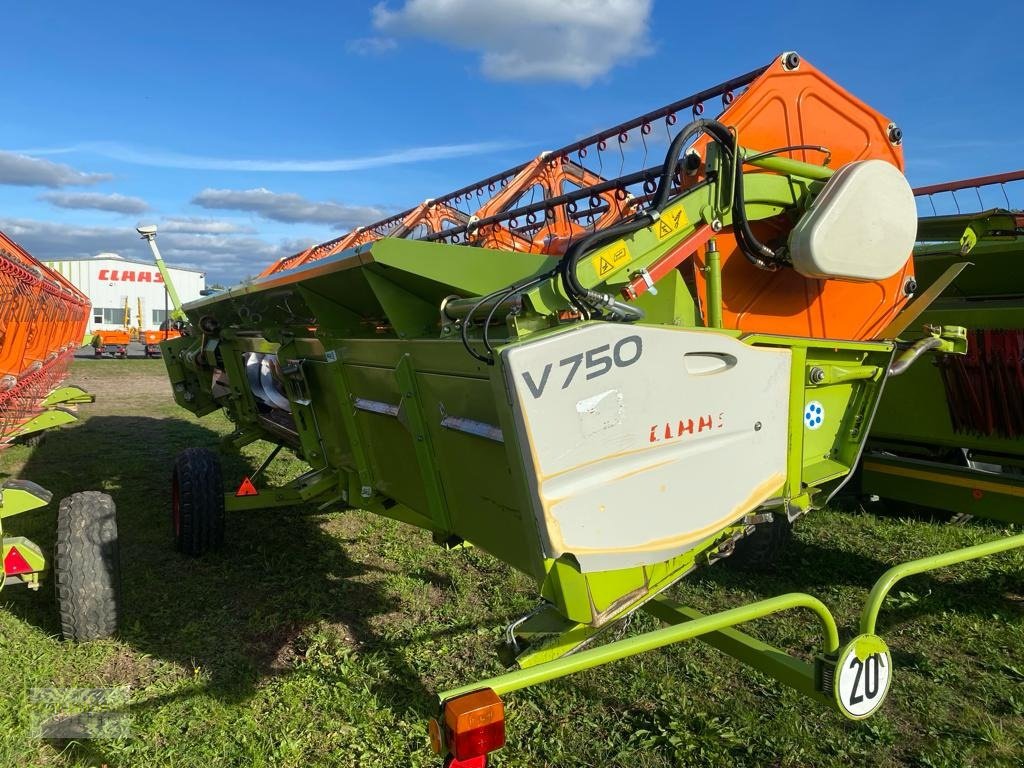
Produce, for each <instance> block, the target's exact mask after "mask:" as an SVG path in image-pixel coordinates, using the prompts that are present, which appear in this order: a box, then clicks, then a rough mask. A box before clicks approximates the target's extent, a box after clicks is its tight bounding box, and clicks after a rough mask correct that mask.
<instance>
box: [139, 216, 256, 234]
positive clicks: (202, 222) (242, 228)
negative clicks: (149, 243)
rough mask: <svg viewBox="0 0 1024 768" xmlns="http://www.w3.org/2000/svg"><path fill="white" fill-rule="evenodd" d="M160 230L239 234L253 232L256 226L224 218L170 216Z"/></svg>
mask: <svg viewBox="0 0 1024 768" xmlns="http://www.w3.org/2000/svg"><path fill="white" fill-rule="evenodd" d="M159 231H160V232H161V233H163V232H180V233H182V234H187V235H237V234H243V233H244V234H252V233H254V232H255V231H256V228H255V227H250V226H246V225H243V224H236V223H235V222H233V221H224V220H223V219H203V218H196V217H191V216H168V217H167V218H165V219H163V220H162V221H161V222H160V230H159Z"/></svg>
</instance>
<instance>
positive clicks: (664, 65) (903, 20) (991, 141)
mask: <svg viewBox="0 0 1024 768" xmlns="http://www.w3.org/2000/svg"><path fill="white" fill-rule="evenodd" d="M54 5H55V4H43V3H34V4H33V3H17V4H13V5H12V6H11V7H9V8H8V9H7V10H6V13H5V22H6V23H5V28H6V32H7V40H6V41H5V48H4V54H5V56H4V62H3V70H4V72H5V75H6V77H5V78H4V82H5V95H6V99H5V106H6V109H5V111H4V119H3V121H0V150H3V152H0V228H2V229H4V230H5V231H7V232H8V233H9V234H11V236H12V237H14V238H15V239H16V240H18V241H19V242H21V243H22V244H23V245H25V246H26V247H27V248H28V249H29V250H31V251H32V252H33V253H34V254H35V255H36V256H37V257H39V258H42V259H50V258H59V257H66V256H88V255H92V254H95V253H97V252H99V251H105V250H110V251H117V252H120V253H122V254H124V255H126V256H133V255H134V256H144V255H145V252H144V251H143V250H142V249H141V246H142V245H143V244H142V243H139V242H137V240H136V238H135V236H134V232H133V228H134V226H135V225H136V224H137V223H138V222H140V221H153V222H157V223H158V224H160V225H161V227H162V232H163V234H161V244H162V247H163V250H164V252H165V256H166V257H167V259H168V261H171V262H172V263H174V262H177V263H179V264H182V265H189V266H197V267H200V268H204V269H206V270H207V271H208V273H209V276H210V278H211V279H212V280H221V281H226V282H230V281H234V280H237V279H240V278H241V277H243V276H244V275H246V274H252V273H255V272H258V271H259V270H260V269H261V268H262V267H263V266H264V265H265V264H266V263H268V262H269V261H270V260H272V259H273V258H276V257H277V256H280V255H284V254H285V253H288V252H294V251H296V250H298V249H300V248H301V247H303V246H305V245H308V244H311V243H313V242H318V241H322V240H326V239H330V238H332V237H335V236H337V235H338V234H340V233H341V232H343V231H345V230H346V229H347V228H349V227H351V226H353V225H355V224H359V223H365V222H367V221H372V220H373V219H375V218H378V217H379V216H381V215H384V214H387V213H390V212H395V211H399V210H403V209H405V208H407V207H410V206H412V205H414V204H416V203H418V202H420V201H421V200H423V199H424V198H426V197H435V196H439V195H440V194H442V193H444V192H447V191H448V190H450V189H453V188H455V187H457V186H461V185H462V184H465V183H469V182H472V181H474V180H475V179H477V178H479V177H483V176H485V175H488V174H490V173H493V172H497V171H500V170H503V169H505V168H507V167H509V166H511V165H514V164H516V163H518V162H521V161H523V160H526V159H528V158H530V157H533V156H535V155H536V154H538V153H539V152H540V151H542V150H544V149H548V148H552V147H556V146H559V145H561V144H564V143H566V142H568V141H571V140H572V139H574V138H578V137H581V136H583V135H586V134H588V133H591V132H593V131H594V130H597V129H600V128H603V127H606V126H608V125H611V124H614V123H616V122H619V121H621V120H624V119H627V118H630V117H633V116H634V115H637V114H639V113H641V112H644V111H647V110H649V109H651V108H654V107H657V106H660V105H662V104H664V103H667V102H670V101H672V100H674V99H677V98H680V97H682V96H685V95H688V94H690V93H692V92H694V91H697V90H700V89H702V88H704V87H707V86H709V85H712V84H714V83H717V82H719V81H721V80H724V79H726V78H728V77H731V76H733V75H737V74H740V73H742V72H745V71H747V70H750V69H753V68H755V67H757V66H759V65H762V64H765V63H767V62H768V61H769V60H770V59H771V58H772V57H774V56H775V55H777V54H778V53H779V52H780V51H783V50H796V51H798V52H800V53H801V54H802V55H803V56H804V58H806V59H808V60H809V61H811V62H812V63H813V64H815V65H816V66H817V67H819V68H820V69H822V70H824V71H825V72H826V73H827V74H828V75H829V76H830V77H832V78H833V79H835V80H836V81H838V82H839V83H840V84H842V85H843V86H844V87H846V88H848V89H849V90H851V91H852V92H853V93H855V94H856V95H858V96H859V97H860V98H862V99H863V100H865V101H866V102H868V103H869V104H871V105H872V106H873V107H875V108H876V109H879V110H880V111H882V112H884V113H886V114H887V115H889V116H890V117H892V118H893V119H894V120H896V121H897V122H898V123H899V124H900V125H901V126H902V128H903V130H904V136H905V140H904V147H905V152H906V157H907V173H908V176H909V177H910V180H911V182H912V183H914V184H926V183H931V182H936V181H943V180H947V179H955V178H962V177H967V176H975V175H981V174H986V173H995V172H999V171H1005V170H1015V169H1017V168H1021V167H1024V133H1022V132H1021V129H1020V126H1021V125H1024V100H1022V99H1021V98H1020V88H1019V85H1016V83H1017V82H1018V80H1019V76H1020V71H1021V68H1022V65H1024V53H1022V51H1024V48H1022V47H1021V46H1020V45H1019V43H1017V42H1016V41H1013V42H1010V33H1009V29H1010V27H1012V25H1013V24H1015V19H1016V18H1017V17H1018V16H1019V11H1018V10H1016V8H1017V4H1016V3H1014V4H1011V3H1010V2H992V3H987V4H986V5H985V11H984V15H983V18H979V19H973V18H971V17H970V16H969V15H968V14H967V12H966V11H965V6H964V5H963V4H962V3H952V2H946V1H945V0H937V1H936V2H929V3H924V2H922V3H917V2H904V3H893V2H891V0H890V2H878V3H875V2H861V3H857V4H850V7H851V8H856V10H841V9H839V8H838V7H837V6H839V5H840V4H838V3H822V2H813V3H808V2H801V1H800V0H792V1H791V2H788V3H785V4H780V6H779V8H781V9H776V8H773V7H772V6H773V5H774V4H769V3H763V2H762V3H747V2H736V3H732V4H730V5H729V6H728V12H726V11H724V10H723V11H721V12H720V23H719V22H718V20H717V19H716V13H715V11H714V10H713V7H712V6H695V5H693V4H691V3H685V4H684V3H679V2H671V1H670V0H653V1H651V2H648V1H647V0H562V2H559V3H555V2H552V0H490V2H484V1H483V0H477V1H476V2H474V0H390V2H386V3H359V2H348V3H319V2H307V3H287V4H286V3H279V2H262V1H256V0H254V1H253V2H246V3H240V2H218V3H210V2H191V1H190V0H179V2H176V3H155V2H142V1H140V2H135V3H132V4H114V3H107V4H103V3H89V4H86V3H66V4H63V5H64V7H63V8H62V9H61V10H59V11H58V10H56V9H55V8H54ZM115 6H119V7H115ZM718 7H720V8H723V9H724V8H725V6H718ZM1000 7H1002V10H1000ZM1000 18H1002V19H1003V20H1004V22H1005V25H1006V28H1007V31H1006V32H1005V33H1003V32H1001V30H1000V26H999V24H1000V21H999V20H1000ZM1000 37H1005V38H1006V39H1007V42H1005V43H1000V42H999V39H1000Z"/></svg>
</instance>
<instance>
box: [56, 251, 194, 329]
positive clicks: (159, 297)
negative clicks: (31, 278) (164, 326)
mask: <svg viewBox="0 0 1024 768" xmlns="http://www.w3.org/2000/svg"><path fill="white" fill-rule="evenodd" d="M46 265H47V266H48V267H51V268H52V269H54V270H56V271H57V272H60V273H61V274H62V275H64V276H65V277H66V278H67V279H68V280H70V281H71V282H72V283H74V284H75V286H76V287H77V288H78V289H79V290H81V291H82V292H83V293H84V294H85V295H86V296H88V297H89V301H91V302H92V323H91V324H90V326H89V330H90V331H103V330H118V329H123V328H124V327H125V310H126V308H127V311H128V313H129V320H128V324H127V325H128V326H129V327H132V328H138V329H139V330H143V331H155V330H159V329H160V324H161V323H162V322H163V321H164V320H165V319H167V316H168V315H169V314H170V311H171V310H172V309H173V307H172V306H171V303H170V298H168V296H167V291H166V290H165V289H164V281H163V278H162V277H161V275H160V271H159V270H158V269H157V268H156V266H154V264H153V262H145V261H130V260H129V259H123V258H121V257H120V256H118V255H117V254H116V253H101V254H99V255H98V256H94V257H92V258H88V259H69V260H66V261H48V262H46ZM167 269H168V271H169V273H170V276H171V280H172V281H173V283H174V287H175V288H176V289H177V291H178V296H179V297H180V298H181V302H182V304H187V303H188V302H190V301H194V300H196V299H198V298H200V291H203V290H204V289H205V288H206V274H205V273H203V272H200V271H198V270H195V269H181V268H179V267H168V268H167Z"/></svg>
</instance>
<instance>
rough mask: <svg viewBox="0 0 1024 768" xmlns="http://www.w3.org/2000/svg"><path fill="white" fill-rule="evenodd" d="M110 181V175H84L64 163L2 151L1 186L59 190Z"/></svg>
mask: <svg viewBox="0 0 1024 768" xmlns="http://www.w3.org/2000/svg"><path fill="white" fill-rule="evenodd" d="M109 179H110V175H109V174H104V173H83V172H82V171H77V170H75V169H74V168H72V167H71V166H70V165H64V164H63V163H54V162H51V161H50V160H43V159H41V158H38V157H29V156H28V155H22V154H18V153H17V152H5V151H3V150H0V184H10V185H12V186H18V187H51V188H53V189H57V188H60V187H70V186H79V185H83V184H95V183H96V182H99V181H107V180H109Z"/></svg>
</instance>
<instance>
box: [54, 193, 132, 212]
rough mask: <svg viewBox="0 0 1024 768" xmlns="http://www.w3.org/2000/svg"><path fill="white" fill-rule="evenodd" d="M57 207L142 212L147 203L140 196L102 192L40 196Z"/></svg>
mask: <svg viewBox="0 0 1024 768" xmlns="http://www.w3.org/2000/svg"><path fill="white" fill-rule="evenodd" d="M40 199H41V200H45V201H46V202H48V203H51V204H52V205H55V206H57V207H58V208H74V209H89V210H97V211H113V212H114V213H142V212H143V211H148V210H149V205H148V204H147V203H146V201H145V200H143V199H142V198H141V197H128V196H126V195H119V194H117V193H114V194H111V195H105V194H103V193H102V192H47V193H46V194H45V195H41V196H40Z"/></svg>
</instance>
